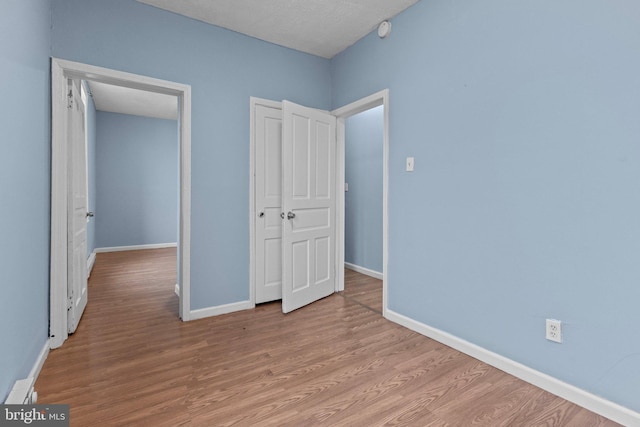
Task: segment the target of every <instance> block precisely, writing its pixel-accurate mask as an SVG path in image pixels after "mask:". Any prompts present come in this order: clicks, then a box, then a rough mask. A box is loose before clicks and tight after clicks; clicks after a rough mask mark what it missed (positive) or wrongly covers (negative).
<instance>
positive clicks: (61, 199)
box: [49, 58, 194, 348]
mask: <svg viewBox="0 0 640 427" xmlns="http://www.w3.org/2000/svg"><path fill="white" fill-rule="evenodd" d="M69 78H73V79H80V80H94V81H98V82H102V83H108V84H114V85H117V86H124V87H129V88H133V89H140V90H145V91H150V92H157V93H163V94H167V95H174V96H177V97H178V100H179V101H178V102H179V105H178V108H179V119H178V120H179V138H180V230H179V237H178V244H179V250H178V263H179V265H180V269H179V270H180V272H179V277H178V281H179V284H180V295H179V298H180V306H179V309H180V317H181V318H182V320H185V321H186V320H191V319H193V318H194V314H193V311H191V86H189V85H184V84H180V83H174V82H170V81H166V80H160V79H155V78H152V77H147V76H141V75H137V74H132V73H126V72H122V71H116V70H111V69H108V68H102V67H96V66H93V65H88V64H82V63H79V62H73V61H67V60H63V59H58V58H52V60H51V112H52V120H51V135H52V136H51V250H50V256H51V260H50V268H51V274H50V277H51V279H50V280H51V281H50V301H49V303H50V311H49V337H50V339H49V343H50V346H51V348H57V347H60V346H61V345H62V344H63V343H64V341H65V340H66V339H67V335H68V327H67V321H68V318H67V300H68V298H67V283H68V280H67V275H68V267H67V266H68V262H69V261H70V260H68V251H67V240H68V238H67V228H68V220H67V210H68V194H67V193H68V182H69V179H70V177H69V174H68V163H69V159H68V147H67V145H68V144H67V141H68V139H67V135H66V133H67V126H66V115H67V113H66V111H67V94H68V90H67V79H69Z"/></svg>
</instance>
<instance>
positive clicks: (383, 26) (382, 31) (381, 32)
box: [378, 21, 391, 39]
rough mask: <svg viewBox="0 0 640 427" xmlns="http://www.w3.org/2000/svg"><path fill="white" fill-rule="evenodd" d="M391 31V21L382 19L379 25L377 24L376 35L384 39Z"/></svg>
mask: <svg viewBox="0 0 640 427" xmlns="http://www.w3.org/2000/svg"><path fill="white" fill-rule="evenodd" d="M390 33H391V22H389V21H382V22H381V23H380V25H378V37H380V38H381V39H384V38H386V37H388V36H389V34H390Z"/></svg>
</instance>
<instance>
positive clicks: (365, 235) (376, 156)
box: [344, 106, 384, 273]
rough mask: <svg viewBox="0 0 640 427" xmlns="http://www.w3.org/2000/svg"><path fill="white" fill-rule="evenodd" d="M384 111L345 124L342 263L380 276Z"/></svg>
mask: <svg viewBox="0 0 640 427" xmlns="http://www.w3.org/2000/svg"><path fill="white" fill-rule="evenodd" d="M383 130H384V107H383V106H380V107H376V108H373V109H371V110H367V111H365V112H362V113H360V114H356V115H355V116H351V117H349V118H348V119H347V120H346V121H345V182H347V183H348V184H349V191H347V192H346V193H345V195H344V197H345V239H344V258H345V261H346V262H348V263H351V264H355V265H357V266H360V267H365V268H368V269H369V270H373V271H377V272H379V273H382V184H383V183H382V148H383Z"/></svg>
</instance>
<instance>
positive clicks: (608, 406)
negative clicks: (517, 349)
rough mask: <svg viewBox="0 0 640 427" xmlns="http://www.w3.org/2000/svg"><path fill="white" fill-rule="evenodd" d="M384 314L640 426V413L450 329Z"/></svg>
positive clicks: (578, 402) (613, 417)
mask: <svg viewBox="0 0 640 427" xmlns="http://www.w3.org/2000/svg"><path fill="white" fill-rule="evenodd" d="M385 317H386V318H387V319H388V320H390V321H392V322H395V323H397V324H399V325H402V326H404V327H406V328H408V329H411V330H412V331H415V332H417V333H419V334H422V335H425V336H427V337H429V338H431V339H434V340H436V341H438V342H441V343H442V344H445V345H448V346H449V347H452V348H454V349H456V350H458V351H460V352H462V353H465V354H467V355H469V356H471V357H474V358H476V359H478V360H480V361H482V362H484V363H487V364H488V365H491V366H493V367H495V368H498V369H500V370H502V371H504V372H506V373H508V374H511V375H513V376H515V377H517V378H520V379H521V380H523V381H526V382H528V383H530V384H533V385H535V386H537V387H540V388H541V389H543V390H546V391H548V392H550V393H553V394H555V395H556V396H559V397H561V398H563V399H566V400H568V401H570V402H573V403H575V404H576V405H579V406H582V407H583V408H586V409H588V410H590V411H592V412H595V413H597V414H600V415H602V416H603V417H606V418H609V419H611V420H613V421H615V422H617V423H620V424H622V425H627V426H640V413H638V412H635V411H633V410H631V409H629V408H625V407H624V406H621V405H618V404H617V403H614V402H611V401H609V400H606V399H603V398H602V397H599V396H596V395H595V394H592V393H589V392H587V391H585V390H582V389H580V388H578V387H575V386H573V385H571V384H568V383H565V382H563V381H560V380H559V379H557V378H554V377H552V376H550V375H547V374H544V373H542V372H540V371H536V370H535V369H532V368H529V367H528V366H525V365H523V364H521V363H518V362H516V361H514V360H511V359H508V358H506V357H504V356H501V355H499V354H497V353H494V352H492V351H489V350H487V349H485V348H483V347H480V346H478V345H475V344H472V343H470V342H468V341H466V340H463V339H461V338H458V337H456V336H454V335H451V334H449V333H447V332H444V331H441V330H439V329H436V328H433V327H431V326H428V325H425V324H424V323H420V322H418V321H416V320H413V319H411V318H409V317H406V316H404V315H402V314H399V313H396V312H394V311H393V310H390V309H387V310H386V315H385Z"/></svg>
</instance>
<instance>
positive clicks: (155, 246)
mask: <svg viewBox="0 0 640 427" xmlns="http://www.w3.org/2000/svg"><path fill="white" fill-rule="evenodd" d="M177 247H178V244H177V243H154V244H151V245H132V246H112V247H108V248H96V249H95V251H94V252H96V253H103V252H122V251H140V250H145V249H163V248H177Z"/></svg>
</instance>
